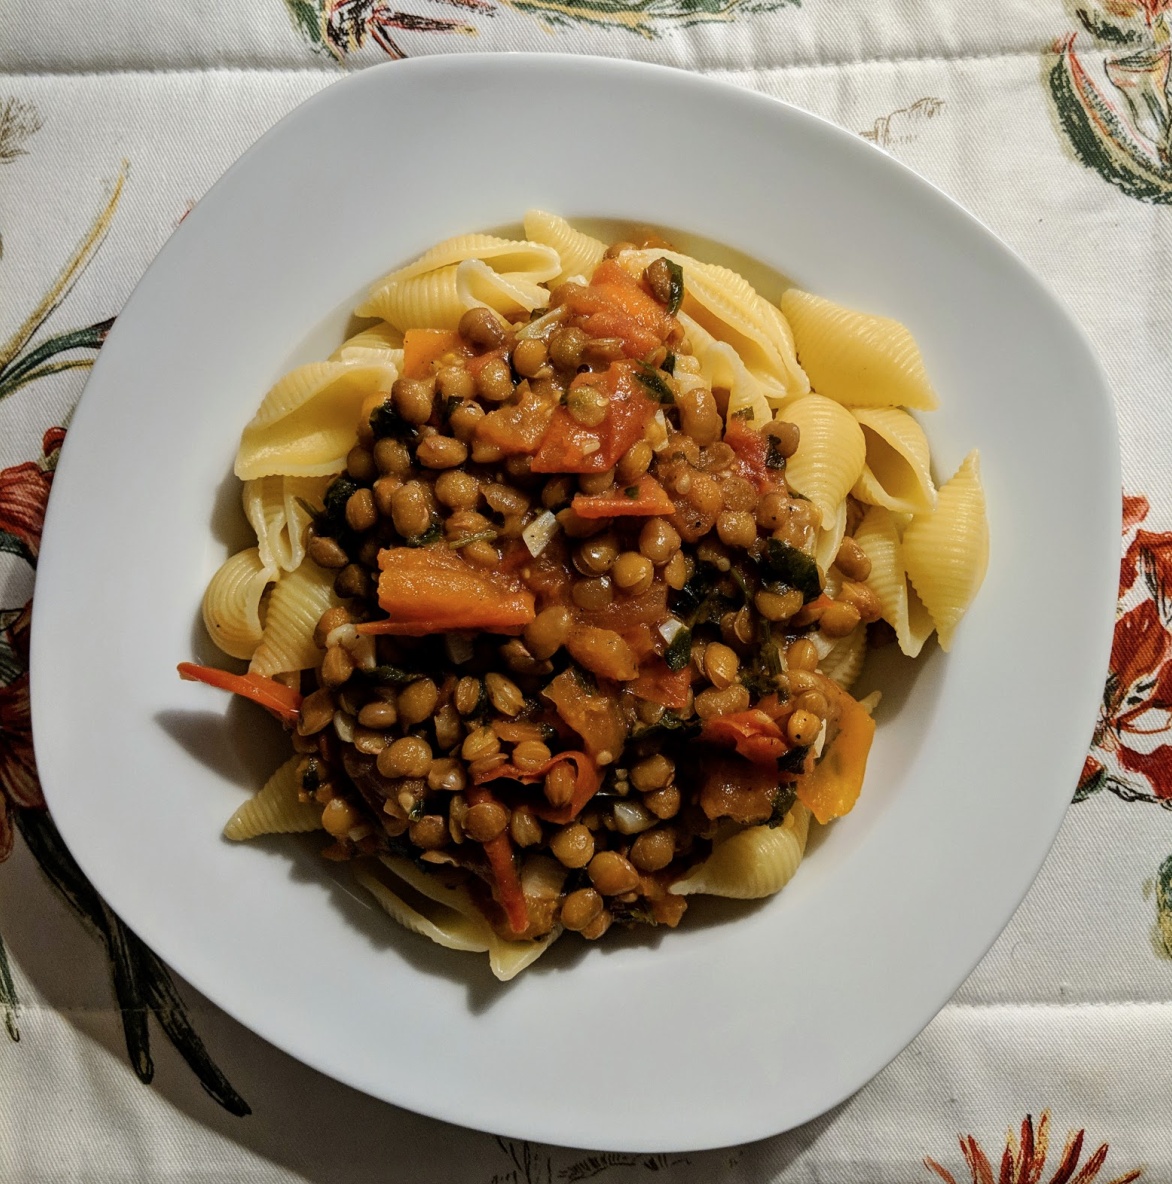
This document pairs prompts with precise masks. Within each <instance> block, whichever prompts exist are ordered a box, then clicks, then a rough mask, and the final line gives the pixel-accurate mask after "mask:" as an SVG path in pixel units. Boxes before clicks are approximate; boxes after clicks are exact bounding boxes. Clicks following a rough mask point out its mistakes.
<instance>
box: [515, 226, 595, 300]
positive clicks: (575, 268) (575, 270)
mask: <svg viewBox="0 0 1172 1184" xmlns="http://www.w3.org/2000/svg"><path fill="white" fill-rule="evenodd" d="M525 237H526V238H527V239H530V240H531V241H533V242H535V243H543V244H544V245H545V246H547V247H552V248H553V249H554V250H555V251H557V253H558V260H559V262H560V264H561V270H560V271H559V272H558V274H557V275H555V276H554V277H553V283H555V284H562V283H565V281H566V280H568V279H569V278H570V276H572V275H585V276H588V275H591V274H592V273H593V271H594V269H595V268H596V267H597V266H598V265H599V264H600V263H601V262H602V256H603V255H604V254H605V253H606V243H604V242H602V241H601V240H600V239H596V238H592V237H591V236H590V235H588V234H583V233H582V231H580V230H575V229H574V227H572V226H571V225H570V224H569V223H568V222H567V221H566V220H565V218H559V217H558V216H557V214H547V213H546V212H545V211H544V210H529V211H528V212H527V213H526V214H525Z"/></svg>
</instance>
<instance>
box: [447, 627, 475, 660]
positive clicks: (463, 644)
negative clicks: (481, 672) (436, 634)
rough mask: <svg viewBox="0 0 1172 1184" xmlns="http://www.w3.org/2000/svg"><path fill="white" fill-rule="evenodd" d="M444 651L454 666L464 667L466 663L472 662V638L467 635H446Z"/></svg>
mask: <svg viewBox="0 0 1172 1184" xmlns="http://www.w3.org/2000/svg"><path fill="white" fill-rule="evenodd" d="M444 650H445V651H446V652H447V655H448V661H449V662H451V663H452V665H454V666H463V665H464V663H465V662H471V661H472V654H473V648H472V638H471V637H469V636H468V634H466V633H445V634H444Z"/></svg>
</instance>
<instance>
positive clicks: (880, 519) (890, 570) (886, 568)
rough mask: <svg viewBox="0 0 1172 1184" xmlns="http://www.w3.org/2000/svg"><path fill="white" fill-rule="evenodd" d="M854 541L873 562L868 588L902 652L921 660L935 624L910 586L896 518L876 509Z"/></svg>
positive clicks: (859, 529)
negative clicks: (876, 598)
mask: <svg viewBox="0 0 1172 1184" xmlns="http://www.w3.org/2000/svg"><path fill="white" fill-rule="evenodd" d="M854 540H855V542H856V543H858V545H859V547H860V548H862V551H863V553H864V554H865V555H866V556H867V558H868V559H869V560H870V561H871V574H870V575H869V576H868V577H867V586H868V587H869V588H870V589H871V591H872V592H874V593H875V595H876V596H877V597H878V598H879V603H880V604H881V605H882V606H883V619H884V620H885V621H887V623H888V624H889V625H891V627H892V628H893V629H894V630H895V636H896V640H897V641H898V642H899V648H900V650H901V651H902V652H903V653H905V654H907V656H908V657H909V658H914V657H917V656H918V655H919V652H920V650H922V649H923V648H924V642H926V641H927V640H928V638H929V637H930V636H931V634H932V629H933V625H932V621H931V618H930V617H929V616H928V614H927V612H926V611H925V610H924V607H923V605H922V604H921V603H920V600H919V597H918V596H916V594H915V591H914V589H912V588H911V587H909V585H908V582H907V578H906V573H905V571H904V556H903V545H902V544H901V542H900V538H899V533H898V530H897V528H896V519H895V516H894V515H893V514H892V513H891V511H890V510H888V509H885V508H884V507H883V506H872V507H871V508H870V509H869V510H868V511H867V512H866V514H864V515H863V520H862V521H861V522H860V523H859V525H858V526H857V527H856V528H855V533H854Z"/></svg>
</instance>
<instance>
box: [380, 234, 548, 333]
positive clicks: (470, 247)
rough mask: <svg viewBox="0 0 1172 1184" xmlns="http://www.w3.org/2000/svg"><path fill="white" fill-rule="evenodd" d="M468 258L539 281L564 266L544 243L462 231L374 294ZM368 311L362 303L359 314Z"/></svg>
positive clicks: (387, 280) (384, 280)
mask: <svg viewBox="0 0 1172 1184" xmlns="http://www.w3.org/2000/svg"><path fill="white" fill-rule="evenodd" d="M465 259H482V260H484V261H485V262H486V263H489V264H490V265H491V267H492V269H493V270H494V271H521V272H524V273H525V274H526V275H528V276H529V277H530V278H531V279H533V280H535V281H536V282H537V283H543V282H545V281H546V280H551V279H553V277H554V276H555V275H557V273H558V271H559V270H560V269H561V261H560V259H559V258H558V253H557V251H556V250H555V249H554V248H553V247H551V246H547V245H545V244H543V243H538V242H528V241H526V240H524V239H511V238H497V236H496V235H492V234H460V235H457V236H456V237H455V238H449V239H445V240H444V241H443V242H442V243H437V244H436V245H435V246H434V247H431V248H429V249H428V250H426V251H424V252H423V254H422V255H420V256H419V258H418V259H416V260H415V261H414V262H412V263H408V264H407V266H406V267H400V268H399V269H398V271H392V272H391V273H390V274H389V275H386V276H384V277H383V278H382V279H381V280H379V281H378V282H377V283H376V284H375V285H374V287H373V288H372V289H371V292H372V295H373V293H374V292H376V291H378V289H379V288H381V287H382V286H383V285H384V284H387V283H390V282H392V281H394V280H406V279H411V278H412V277H413V276H417V275H423V274H424V272H428V271H437V270H438V269H439V268H441V267H448V266H450V265H451V264H453V263H462V262H463V261H464V260H465ZM368 315H370V314H368V313H365V312H363V311H362V307H361V306H360V307H359V309H358V316H360V317H363V316H368Z"/></svg>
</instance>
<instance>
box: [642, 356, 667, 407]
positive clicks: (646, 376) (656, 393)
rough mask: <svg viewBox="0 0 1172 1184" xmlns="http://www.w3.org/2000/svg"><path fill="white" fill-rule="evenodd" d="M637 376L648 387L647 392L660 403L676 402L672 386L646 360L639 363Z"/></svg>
mask: <svg viewBox="0 0 1172 1184" xmlns="http://www.w3.org/2000/svg"><path fill="white" fill-rule="evenodd" d="M635 377H636V378H637V379H638V380H639V381H640V382H641V383H642V384H643V386H644V387H645V388H646V389H647V393H648V394H649V395H651V396H652V398H654V399H655V400H656V401H657V402H659V403H674V402H675V401H676V397H675V395H673V394H672V393H671V387H670V386H668V385H667V383H666V382H664V381H663V379H662V378H661V377H660V376H659V371H658V370H656V369H654V368H653V367H651V366H648V365H647V364H646V363H645V362H640V363H639V369H638V370H636V371H635Z"/></svg>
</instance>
